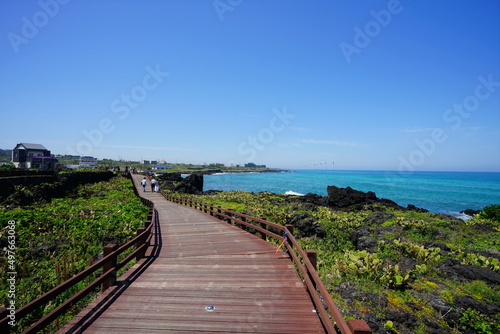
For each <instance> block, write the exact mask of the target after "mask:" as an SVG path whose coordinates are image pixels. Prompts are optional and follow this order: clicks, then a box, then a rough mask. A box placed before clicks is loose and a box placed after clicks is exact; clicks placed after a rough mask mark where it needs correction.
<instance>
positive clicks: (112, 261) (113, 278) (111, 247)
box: [101, 244, 118, 293]
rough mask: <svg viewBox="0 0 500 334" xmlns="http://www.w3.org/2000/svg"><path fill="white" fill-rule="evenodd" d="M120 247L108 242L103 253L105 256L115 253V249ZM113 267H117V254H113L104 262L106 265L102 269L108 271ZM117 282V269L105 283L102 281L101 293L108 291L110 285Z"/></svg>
mask: <svg viewBox="0 0 500 334" xmlns="http://www.w3.org/2000/svg"><path fill="white" fill-rule="evenodd" d="M117 249H118V245H115V244H107V245H106V246H104V251H103V253H104V254H103V255H104V257H106V256H107V255H109V254H111V253H113V252H114V251H115V250H117ZM113 268H116V255H115V256H112V257H111V258H110V259H109V261H108V262H106V263H105V264H104V266H103V267H102V271H103V272H104V273H105V272H107V271H108V270H110V269H113ZM115 282H116V269H115V271H114V272H113V274H112V275H111V277H109V278H107V279H106V280H105V281H104V282H103V283H102V287H101V293H102V292H104V291H106V290H107V289H108V288H109V287H111V286H112V285H113V284H115Z"/></svg>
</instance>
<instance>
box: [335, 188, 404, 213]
mask: <svg viewBox="0 0 500 334" xmlns="http://www.w3.org/2000/svg"><path fill="white" fill-rule="evenodd" d="M327 192H328V196H327V198H326V203H327V204H328V206H329V207H331V208H333V209H350V208H355V209H357V210H359V209H362V207H363V206H364V205H373V204H380V205H383V206H386V207H391V208H395V209H397V210H405V208H403V207H402V206H399V205H398V204H397V203H396V202H394V201H391V200H388V199H385V198H378V197H377V196H376V195H375V193H374V192H373V191H368V192H366V193H365V192H362V191H359V190H355V189H352V188H351V187H347V188H338V187H335V186H328V187H327Z"/></svg>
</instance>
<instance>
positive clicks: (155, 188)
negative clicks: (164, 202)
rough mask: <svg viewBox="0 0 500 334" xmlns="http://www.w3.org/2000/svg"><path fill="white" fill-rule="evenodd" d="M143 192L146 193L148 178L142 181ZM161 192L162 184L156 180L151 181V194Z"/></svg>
mask: <svg viewBox="0 0 500 334" xmlns="http://www.w3.org/2000/svg"><path fill="white" fill-rule="evenodd" d="M141 185H142V191H143V192H146V186H147V185H148V181H147V180H146V177H144V178H143V179H142V181H141ZM159 191H160V182H158V181H156V180H155V179H151V192H159Z"/></svg>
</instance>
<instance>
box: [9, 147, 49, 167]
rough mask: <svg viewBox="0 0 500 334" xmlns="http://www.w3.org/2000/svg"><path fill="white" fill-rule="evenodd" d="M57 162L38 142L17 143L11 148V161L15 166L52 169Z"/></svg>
mask: <svg viewBox="0 0 500 334" xmlns="http://www.w3.org/2000/svg"><path fill="white" fill-rule="evenodd" d="M57 162H58V160H57V159H56V158H54V157H53V156H51V154H50V151H49V150H47V149H46V148H45V147H44V146H43V145H40V144H29V143H19V144H17V145H16V147H14V149H13V150H12V163H13V164H14V166H16V167H17V168H40V169H54V168H55V167H56V165H57Z"/></svg>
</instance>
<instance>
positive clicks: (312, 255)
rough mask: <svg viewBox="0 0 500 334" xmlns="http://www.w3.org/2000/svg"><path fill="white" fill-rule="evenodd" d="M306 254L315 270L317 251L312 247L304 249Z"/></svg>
mask: <svg viewBox="0 0 500 334" xmlns="http://www.w3.org/2000/svg"><path fill="white" fill-rule="evenodd" d="M306 254H307V258H308V259H309V261H310V262H311V264H312V265H313V267H314V270H316V265H317V264H318V262H317V256H318V253H316V251H315V250H314V249H306Z"/></svg>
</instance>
